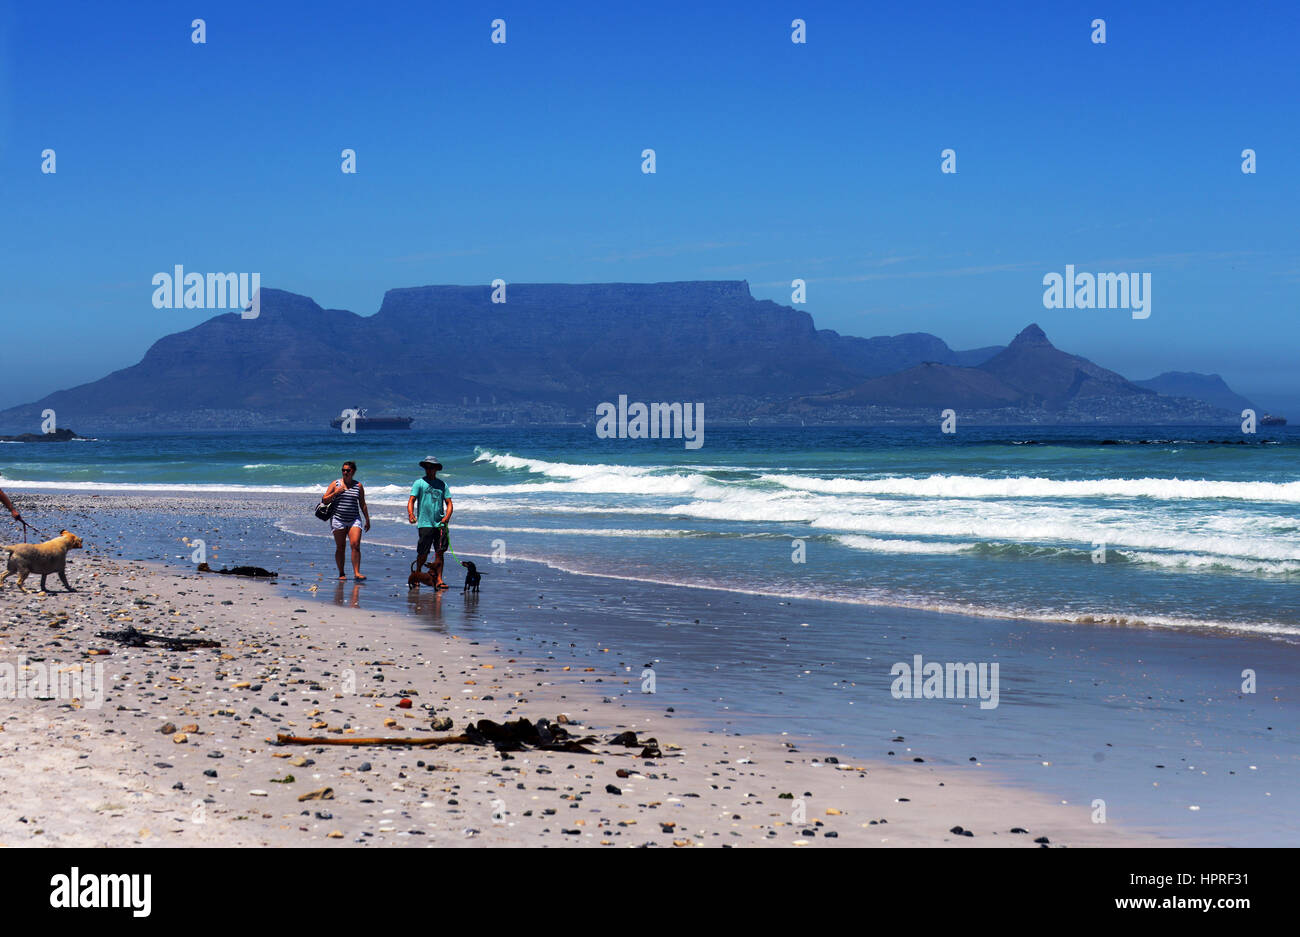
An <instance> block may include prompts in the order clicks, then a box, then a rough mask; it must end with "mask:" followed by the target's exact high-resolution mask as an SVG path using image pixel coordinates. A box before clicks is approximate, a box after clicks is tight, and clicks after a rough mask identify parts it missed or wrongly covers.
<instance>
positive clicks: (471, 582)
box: [460, 560, 483, 593]
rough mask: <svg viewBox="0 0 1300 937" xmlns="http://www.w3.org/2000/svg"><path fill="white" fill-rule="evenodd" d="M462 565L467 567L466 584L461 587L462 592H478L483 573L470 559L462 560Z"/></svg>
mask: <svg viewBox="0 0 1300 937" xmlns="http://www.w3.org/2000/svg"><path fill="white" fill-rule="evenodd" d="M460 565H461V566H464V567H465V585H464V586H462V587H461V590H460V591H461V592H475V593H477V592H478V582H479V580H480V579H482V578H483V574H482V573H480V572H479V571H478V567H477V566H475V565H474V564H473V563H472V562H471V561H469V560H461V561H460Z"/></svg>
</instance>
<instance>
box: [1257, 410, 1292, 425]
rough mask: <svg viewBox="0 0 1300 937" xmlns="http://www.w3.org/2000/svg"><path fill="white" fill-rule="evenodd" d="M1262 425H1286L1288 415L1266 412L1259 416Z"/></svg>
mask: <svg viewBox="0 0 1300 937" xmlns="http://www.w3.org/2000/svg"><path fill="white" fill-rule="evenodd" d="M1259 425H1260V426H1286V417H1284V416H1274V415H1273V414H1271V413H1265V414H1264V415H1263V416H1261V417H1260V418H1259Z"/></svg>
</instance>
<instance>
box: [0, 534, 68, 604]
mask: <svg viewBox="0 0 1300 937" xmlns="http://www.w3.org/2000/svg"><path fill="white" fill-rule="evenodd" d="M80 549H81V538H80V537H78V536H77V535H76V534H74V533H70V532H69V531H66V530H65V531H63V532H61V533H60V534H59V535H58V536H57V537H55V538H54V539H53V540H46V541H45V542H44V543H11V544H7V545H5V546H0V550H8V551H9V563H8V568H6V569H5V571H4V572H3V573H0V587H3V586H4V581H5V579H6V578H7V577H8V576H9V574H10V573H17V574H18V588H19V589H20V590H21V591H23V592H26V591H27V590H26V589H24V588H23V583H24V582H25V581H26V580H27V577H28V576H29V575H31V574H32V573H37V574H38V575H39V576H40V577H41V591H42V592H44V591H45V577H46V576H48V575H49V574H50V573H58V574H59V578H60V579H61V580H63V587H64V588H65V589H67V590H68V591H69V592H76V591H77V590H76V589H74V588H72V585H71V584H70V583H69V582H68V577H67V576H66V575H65V574H64V568H65V567H66V566H67V563H68V551H69V550H80Z"/></svg>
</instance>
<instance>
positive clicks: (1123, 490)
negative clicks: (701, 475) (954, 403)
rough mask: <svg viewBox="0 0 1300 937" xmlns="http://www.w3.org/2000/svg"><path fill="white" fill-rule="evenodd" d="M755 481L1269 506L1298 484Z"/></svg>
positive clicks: (960, 478)
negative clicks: (1262, 503) (1266, 503)
mask: <svg viewBox="0 0 1300 937" xmlns="http://www.w3.org/2000/svg"><path fill="white" fill-rule="evenodd" d="M760 480H761V481H764V482H768V483H770V484H773V485H780V486H782V487H784V488H791V489H794V490H796V491H811V492H818V493H822V494H834V495H897V496H903V497H910V498H1154V499H1158V500H1173V499H1177V500H1185V499H1197V500H1212V499H1220V498H1222V499H1235V500H1242V501H1272V502H1280V503H1283V504H1300V481H1294V482H1235V481H1210V480H1204V479H1181V478H1100V479H1083V480H1078V481H1069V480H1061V479H1054V478H1031V477H1025V476H1021V477H1019V478H984V477H982V476H978V475H929V476H926V477H924V478H911V477H906V476H902V477H894V478H874V479H861V478H817V477H815V476H810V475H762V476H760Z"/></svg>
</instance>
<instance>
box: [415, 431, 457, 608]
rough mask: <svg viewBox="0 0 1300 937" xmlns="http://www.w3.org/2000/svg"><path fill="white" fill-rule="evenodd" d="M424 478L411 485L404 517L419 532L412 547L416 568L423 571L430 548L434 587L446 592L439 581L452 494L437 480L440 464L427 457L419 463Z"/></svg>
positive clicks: (444, 484) (447, 537)
mask: <svg viewBox="0 0 1300 937" xmlns="http://www.w3.org/2000/svg"><path fill="white" fill-rule="evenodd" d="M420 468H422V469H424V477H423V478H417V479H416V480H415V484H414V485H412V486H411V497H409V498H408V499H407V500H406V517H407V520H408V521H410V522H411V523H412V524H415V525H416V529H418V530H419V532H420V542H419V544H418V545H417V546H416V548H415V563H416V566H415V568H416V569H417V570H420V569H423V568H424V563H425V560H427V559H428V558H429V548H430V547H432V548H433V554H434V560H433V578H434V582H435V583H436V585H435V587H434V588H437V589H446V588H448V586H447V584H446V583H445V582H443V581H442V559H443V554H444V553H446V552H447V544H448V543H449V541H450V538H449V536H448V534H447V521H449V520H451V493H450V492H449V491H448V490H447V483H446V482H445V481H443V480H442V479H441V478H439V477H438V470H439V469H441V468H442V463H441V462H439V461H438V460H437V459H435V458H434V457H433V456H429V457H427V458H426V459H424V460H423V461H421V462H420Z"/></svg>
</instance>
